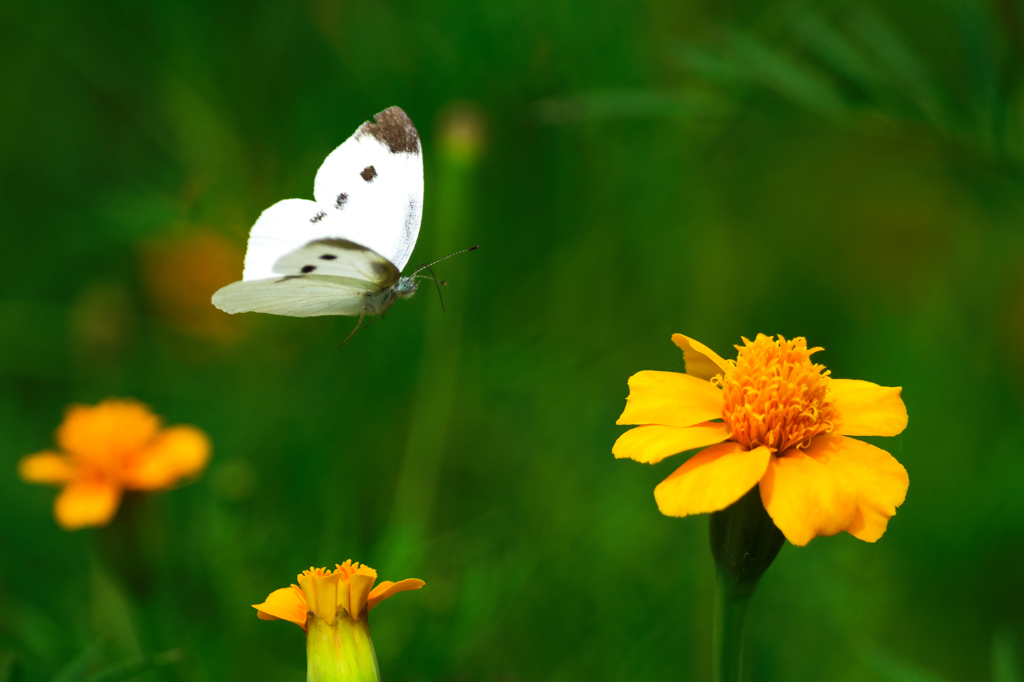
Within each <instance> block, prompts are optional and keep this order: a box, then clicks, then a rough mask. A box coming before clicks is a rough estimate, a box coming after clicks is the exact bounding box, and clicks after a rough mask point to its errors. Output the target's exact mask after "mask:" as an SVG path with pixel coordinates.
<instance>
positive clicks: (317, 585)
mask: <svg viewBox="0 0 1024 682" xmlns="http://www.w3.org/2000/svg"><path fill="white" fill-rule="evenodd" d="M335 566H337V568H336V569H334V570H333V571H331V570H328V569H326V568H312V567H310V569H309V570H308V571H303V572H302V573H300V574H299V576H298V577H297V578H296V579H297V580H298V582H299V584H298V585H292V586H290V587H284V588H282V589H280V590H274V591H273V592H271V593H270V595H269V596H268V597H267V599H266V601H264V602H263V603H262V604H253V608H254V609H256V610H257V612H256V615H257V616H259V617H260V618H261V619H262V620H279V619H280V620H287V621H291V622H292V623H295V624H296V625H298V626H299V627H301V628H302V629H303V630H305V629H306V618H307V615H308V614H315V615H316V616H318V617H319V618H321V619H322V620H324V621H326V622H327V623H328V624H333V623H334V619H335V617H336V616H337V614H338V609H339V608H340V609H343V610H344V612H345V613H347V614H348V615H349V617H350V618H351V619H352V620H359V618H360V617H361V616H362V615H363V614H364V613H366V612H369V611H370V609H372V608H373V607H375V606H376V605H377V604H379V603H381V602H382V601H384V600H385V599H387V598H389V597H391V596H393V595H395V594H398V593H399V592H405V591H406V590H418V589H420V588H421V587H423V585H424V583H423V581H422V580H418V579H416V578H407V579H405V580H400V581H398V582H397V583H393V582H391V581H389V580H385V581H384V582H382V583H381V584H380V585H377V587H373V583H374V582H376V580H377V571H375V570H373V569H372V568H370V567H369V566H361V565H359V564H358V563H353V562H352V561H351V560H348V561H346V562H345V563H343V564H335ZM364 609H365V611H364Z"/></svg>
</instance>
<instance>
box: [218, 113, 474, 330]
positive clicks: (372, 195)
mask: <svg viewBox="0 0 1024 682" xmlns="http://www.w3.org/2000/svg"><path fill="white" fill-rule="evenodd" d="M313 197H314V199H315V201H308V200H306V199H285V200H284V201H279V202H277V203H276V204H274V205H273V206H271V207H270V208H268V209H266V210H265V211H263V213H262V214H261V215H260V217H259V219H258V220H257V221H256V224H255V225H253V227H252V230H251V231H250V233H249V244H248V248H247V250H246V253H245V267H244V269H243V271H242V280H241V281H240V282H233V283H231V284H229V285H227V286H226V287H223V288H222V289H220V290H219V291H217V292H216V293H215V294H214V295H213V304H214V305H215V306H217V307H218V308H220V309H221V310H223V311H224V312H226V313H232V314H234V313H244V312H258V313H270V314H272V315H290V316H292V317H313V316H317V315H358V316H359V322H358V323H357V324H356V329H359V326H360V325H361V324H362V321H363V318H364V317H365V316H366V315H370V316H373V315H378V314H380V315H383V314H384V313H386V312H387V311H388V309H389V308H391V306H392V304H394V302H395V300H397V299H398V298H408V297H410V296H412V295H413V294H414V293H416V279H417V273H418V272H419V270H417V271H416V272H414V273H413V274H412V275H409V276H406V277H403V276H401V274H400V273H401V270H402V268H403V267H405V264H406V263H407V262H408V261H409V256H411V255H412V250H413V247H414V246H415V245H416V237H417V235H418V234H419V231H420V219H421V217H422V215H423V157H422V150H421V146H420V138H419V134H418V133H417V132H416V127H415V126H413V124H412V121H411V120H409V117H408V116H407V115H406V114H405V112H404V111H402V110H401V109H400V108H398V107H391V108H389V109H385V110H384V111H382V112H380V113H379V114H377V115H375V116H374V117H373V121H372V122H370V121H367V122H365V123H363V125H361V126H359V128H358V129H357V130H356V131H355V133H353V134H352V136H351V137H349V138H348V139H347V140H345V142H344V143H343V144H342V145H341V146H340V147H338V148H337V149H335V150H334V151H333V152H331V153H330V154H328V155H327V158H326V159H325V160H324V162H323V165H321V166H320V169H319V170H318V171H317V172H316V178H315V180H314V181H313ZM473 248H474V249H475V248H476V247H473ZM466 250H467V251H469V250H472V249H466ZM452 255H455V254H452ZM431 265H433V263H432V264H431ZM421 269H422V268H421ZM354 333H355V329H354V330H353V331H352V334H354ZM352 334H349V338H351V337H352ZM345 340H346V341H348V339H345Z"/></svg>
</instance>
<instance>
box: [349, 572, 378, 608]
mask: <svg viewBox="0 0 1024 682" xmlns="http://www.w3.org/2000/svg"><path fill="white" fill-rule="evenodd" d="M376 580H377V571H375V570H373V569H372V568H369V567H367V566H361V567H360V568H359V570H357V571H356V572H355V573H354V574H353V575H352V577H350V578H349V579H348V585H349V588H348V589H349V593H348V603H349V607H348V613H349V615H350V616H352V620H358V619H359V614H361V613H362V612H363V609H364V608H366V601H367V599H368V598H369V597H370V592H371V591H372V590H373V583H374V582H376Z"/></svg>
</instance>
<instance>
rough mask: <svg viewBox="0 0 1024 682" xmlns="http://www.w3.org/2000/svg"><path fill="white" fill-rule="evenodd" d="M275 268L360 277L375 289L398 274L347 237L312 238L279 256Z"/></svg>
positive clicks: (284, 271)
mask: <svg viewBox="0 0 1024 682" xmlns="http://www.w3.org/2000/svg"><path fill="white" fill-rule="evenodd" d="M274 272H275V273H279V274H282V275H299V276H301V275H312V274H314V273H315V274H316V275H318V276H321V277H327V278H332V279H333V278H337V277H341V278H345V279H350V280H360V281H362V282H364V283H366V284H367V288H369V289H373V290H376V291H380V290H382V289H386V288H388V287H390V286H392V285H393V284H395V283H396V282H398V278H399V273H398V269H397V268H396V267H395V266H394V265H393V264H392V263H391V262H390V261H389V260H387V259H386V258H384V257H383V256H381V255H380V254H378V253H375V252H374V251H371V250H370V249H368V248H366V247H364V246H362V245H360V244H356V243H354V242H350V241H348V240H347V239H315V240H313V241H311V242H309V243H308V244H306V245H304V246H301V247H299V248H297V249H294V250H292V251H289V252H288V253H286V254H284V255H282V256H281V257H280V258H278V259H277V261H275V263H274ZM371 285H372V286H371Z"/></svg>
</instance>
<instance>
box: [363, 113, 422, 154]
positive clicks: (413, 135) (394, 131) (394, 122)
mask: <svg viewBox="0 0 1024 682" xmlns="http://www.w3.org/2000/svg"><path fill="white" fill-rule="evenodd" d="M373 120H374V122H373V123H370V122H369V121H367V122H366V123H364V124H363V125H362V126H360V128H359V133H358V134H360V135H369V136H371V137H373V138H374V139H376V140H378V141H379V142H380V143H381V144H386V145H387V146H388V149H389V150H391V153H392V154H399V153H405V154H419V153H420V136H419V134H418V133H417V132H416V126H414V125H413V124H412V121H410V120H409V117H408V116H406V115H405V112H404V111H402V110H401V109H399V108H398V107H390V108H388V109H385V110H384V111H382V112H380V113H379V114H377V115H376V116H374V117H373Z"/></svg>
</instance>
